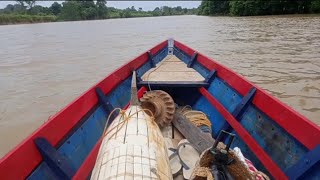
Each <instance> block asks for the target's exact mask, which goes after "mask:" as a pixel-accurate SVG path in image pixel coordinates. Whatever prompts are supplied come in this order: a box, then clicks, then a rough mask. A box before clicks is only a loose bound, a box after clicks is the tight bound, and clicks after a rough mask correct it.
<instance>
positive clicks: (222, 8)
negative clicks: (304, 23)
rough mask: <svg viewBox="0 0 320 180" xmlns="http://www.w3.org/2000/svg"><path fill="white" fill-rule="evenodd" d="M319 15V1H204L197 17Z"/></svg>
mask: <svg viewBox="0 0 320 180" xmlns="http://www.w3.org/2000/svg"><path fill="white" fill-rule="evenodd" d="M306 13H320V0H224V1H223V0H204V1H202V3H201V5H200V7H199V11H198V14H199V15H234V16H256V15H278V14H306Z"/></svg>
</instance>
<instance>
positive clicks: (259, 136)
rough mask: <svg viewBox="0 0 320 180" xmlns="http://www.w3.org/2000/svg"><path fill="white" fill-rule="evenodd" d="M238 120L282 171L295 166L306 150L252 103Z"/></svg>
mask: <svg viewBox="0 0 320 180" xmlns="http://www.w3.org/2000/svg"><path fill="white" fill-rule="evenodd" d="M239 120H240V123H241V124H242V126H243V127H244V128H245V129H246V130H247V131H248V132H249V133H250V135H251V136H252V137H253V138H254V139H255V140H256V141H257V143H258V144H259V145H260V146H261V147H262V148H263V149H264V150H265V151H266V152H267V154H269V156H270V157H271V158H272V159H273V161H274V162H275V163H276V164H277V165H278V166H279V167H280V168H281V169H282V170H283V171H285V170H286V169H287V168H288V167H290V166H292V165H293V164H295V163H296V162H297V161H298V160H299V159H300V158H301V157H302V156H303V155H304V154H305V153H306V152H307V148H305V147H304V146H303V145H302V144H301V143H299V142H298V141H297V140H296V139H295V138H293V137H292V136H291V135H289V134H288V133H287V132H286V131H285V130H284V129H283V128H281V127H280V126H279V125H278V124H277V123H275V122H274V121H272V120H271V119H270V118H269V117H268V116H267V115H265V114H264V113H263V112H261V111H260V110H259V109H258V108H256V107H255V106H254V105H252V103H250V105H249V106H248V108H247V109H246V111H245V112H244V113H243V115H242V117H241V118H240V119H239Z"/></svg>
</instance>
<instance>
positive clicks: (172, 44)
mask: <svg viewBox="0 0 320 180" xmlns="http://www.w3.org/2000/svg"><path fill="white" fill-rule="evenodd" d="M173 47H174V40H173V38H170V39H168V55H173Z"/></svg>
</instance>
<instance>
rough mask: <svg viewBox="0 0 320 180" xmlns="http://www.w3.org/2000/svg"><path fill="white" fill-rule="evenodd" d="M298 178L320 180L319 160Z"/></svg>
mask: <svg viewBox="0 0 320 180" xmlns="http://www.w3.org/2000/svg"><path fill="white" fill-rule="evenodd" d="M298 179H306V180H320V162H319V161H318V162H317V163H316V164H315V165H314V166H312V167H311V168H310V169H309V170H308V171H306V173H304V174H303V175H302V176H301V177H300V178H298Z"/></svg>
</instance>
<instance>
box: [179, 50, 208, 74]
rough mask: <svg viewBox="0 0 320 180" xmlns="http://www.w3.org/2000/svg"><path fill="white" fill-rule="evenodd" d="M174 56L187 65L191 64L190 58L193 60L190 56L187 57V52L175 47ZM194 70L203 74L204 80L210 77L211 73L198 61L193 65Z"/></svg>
mask: <svg viewBox="0 0 320 180" xmlns="http://www.w3.org/2000/svg"><path fill="white" fill-rule="evenodd" d="M173 54H174V55H175V56H177V58H179V59H180V60H181V61H182V62H184V63H186V64H188V63H189V61H190V58H191V57H190V56H189V55H187V54H186V53H185V52H183V51H181V50H180V49H179V48H177V47H174V50H173ZM192 68H193V69H195V70H196V71H198V72H199V74H201V76H202V77H204V78H206V77H208V75H209V73H210V71H209V70H208V69H207V68H206V67H204V66H202V65H201V64H200V63H199V62H198V61H195V62H194V63H193V65H192Z"/></svg>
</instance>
